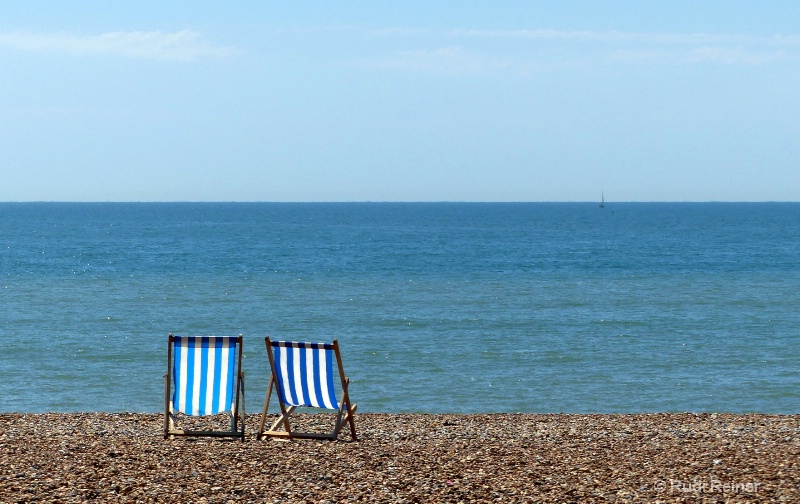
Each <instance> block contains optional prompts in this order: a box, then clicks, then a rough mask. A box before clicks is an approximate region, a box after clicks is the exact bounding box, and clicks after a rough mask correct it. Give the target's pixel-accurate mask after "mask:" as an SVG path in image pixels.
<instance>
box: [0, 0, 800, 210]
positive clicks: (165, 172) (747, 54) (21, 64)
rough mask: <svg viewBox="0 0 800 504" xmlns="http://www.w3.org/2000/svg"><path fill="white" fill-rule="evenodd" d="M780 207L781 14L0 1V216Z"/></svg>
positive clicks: (672, 8)
mask: <svg viewBox="0 0 800 504" xmlns="http://www.w3.org/2000/svg"><path fill="white" fill-rule="evenodd" d="M601 194H603V195H604V197H605V200H606V202H613V201H800V2H797V1H795V0H792V1H788V0H786V1H782V0H774V1H769V0H768V1H763V0H760V1H743V0H726V1H715V0H706V1H703V2H698V1H694V0H693V1H684V0H672V1H661V0H653V1H646V2H645V1H641V0H635V1H629V0H617V1H605V0H596V1H577V0H563V1H557V2H556V1H546V2H545V1H537V0H530V1H516V0H495V1H469V0H460V1H451V0H441V1H434V2H430V1H417V0H407V1H402V2H399V1H383V0H372V1H325V2H323V1H319V2H311V1H302V0H301V1H294V2H274V1H231V2H210V1H202V0H200V1H192V2H188V1H170V2H163V1H149V0H140V1H106V0H102V1H101V0H96V1H78V0H74V1H70V0H60V1H43V0H26V1H24V2H22V1H17V0H0V201H298V202H305V201H599V199H600V197H601Z"/></svg>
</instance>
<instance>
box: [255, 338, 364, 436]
mask: <svg viewBox="0 0 800 504" xmlns="http://www.w3.org/2000/svg"><path fill="white" fill-rule="evenodd" d="M264 343H265V345H266V347H267V356H268V357H269V365H270V373H271V374H270V379H269V385H268V386H267V394H266V398H265V399H264V409H263V410H262V412H261V420H260V421H259V425H258V433H257V434H256V438H257V439H261V438H262V437H264V436H269V437H281V438H289V439H292V438H310V439H328V440H335V439H337V438H338V436H339V431H341V429H342V427H343V426H344V425H345V423H347V424H349V426H350V435H351V438H352V440H353V441H357V440H358V439H357V437H356V425H355V420H354V416H355V413H356V409H357V408H358V405H356V404H351V403H350V394H349V391H348V386H349V384H350V379H349V378H347V377H346V375H345V374H344V366H343V365H342V355H341V353H340V351H339V342H338V340H333V343H330V344H329V343H324V344H317V343H301V342H292V341H272V340H270V337H269V336H267V337H265V338H264ZM298 345H299V346H300V347H301V348H308V347H312V348H317V349H319V350H322V349H323V348H324V349H325V350H328V349H330V350H332V351H333V355H334V357H335V358H336V364H337V368H338V372H339V379H340V382H341V388H342V398H341V401H339V404H338V405H336V407H335V408H333V409H336V410H337V412H336V420H335V422H334V426H333V429H332V430H331V432H329V433H314V432H298V431H295V430H293V429H292V425H291V422H290V417H291V415H292V413H294V411H295V409H296V408H297V405H292V404H287V403H285V402H284V397H282V392H281V389H280V387H281V385H280V384H279V380H280V377H281V374H280V373H279V372H278V367H277V366H278V363H276V362H275V356H274V354H273V347H296V346H298ZM273 388H274V389H275V393H276V394H275V395H276V396H277V398H278V406H279V407H280V410H281V411H280V414H279V416H278V418H277V420H275V421H274V422H273V423H272V426H271V427H270V428H269V429H268V430H266V431H265V430H264V424H265V422H266V417H267V409H268V407H269V402H270V398H271V396H272V390H273ZM334 395H335V394H334ZM311 407H313V406H311ZM322 409H330V408H327V407H324V408H322ZM279 427H282V428H283V430H278V429H279Z"/></svg>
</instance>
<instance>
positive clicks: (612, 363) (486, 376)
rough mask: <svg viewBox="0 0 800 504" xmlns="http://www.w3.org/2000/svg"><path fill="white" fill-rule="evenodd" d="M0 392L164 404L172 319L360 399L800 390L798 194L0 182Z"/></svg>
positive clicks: (531, 409)
mask: <svg viewBox="0 0 800 504" xmlns="http://www.w3.org/2000/svg"><path fill="white" fill-rule="evenodd" d="M0 299H1V301H0V412H28V413H38V412H73V411H102V412H123V411H130V412H152V413H156V412H160V411H163V404H164V379H163V375H164V373H165V372H166V371H167V337H168V334H170V333H173V334H176V335H217V336H222V335H238V334H242V335H244V344H243V347H244V352H243V368H244V371H245V374H246V378H245V389H246V411H247V412H248V413H257V412H259V411H260V410H261V407H262V405H263V400H264V394H265V392H266V389H267V383H268V366H269V361H268V358H267V353H266V349H265V345H264V337H265V336H267V335H269V336H270V337H271V338H273V339H282V340H296V341H332V340H334V339H337V340H338V341H339V345H340V347H341V349H342V358H343V366H344V369H345V373H346V374H347V376H348V377H349V378H350V396H351V398H352V400H353V402H356V403H358V405H359V411H360V412H388V413H401V412H414V413H492V412H511V413H514V412H522V413H646V412H732V413H749V412H760V413H777V414H796V413H800V204H798V203H615V202H606V203H605V206H604V207H600V206H599V205H598V204H597V203H366V202H365V203H0Z"/></svg>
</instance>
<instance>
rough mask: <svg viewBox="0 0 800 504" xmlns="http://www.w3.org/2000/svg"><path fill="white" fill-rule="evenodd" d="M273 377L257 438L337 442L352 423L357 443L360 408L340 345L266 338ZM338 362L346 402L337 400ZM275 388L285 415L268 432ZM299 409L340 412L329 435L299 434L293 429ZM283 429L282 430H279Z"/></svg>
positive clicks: (352, 435) (354, 438) (282, 413)
mask: <svg viewBox="0 0 800 504" xmlns="http://www.w3.org/2000/svg"><path fill="white" fill-rule="evenodd" d="M265 342H266V345H267V355H268V356H269V365H270V368H271V371H272V375H271V377H270V379H269V386H268V387H267V397H266V399H265V400H264V410H263V411H262V412H261V421H260V423H259V425H258V434H257V435H256V438H257V439H261V438H262V437H263V436H274V437H284V438H312V439H331V440H333V439H336V438H337V437H338V435H339V431H340V430H341V429H342V427H343V426H344V424H345V423H349V424H350V435H351V437H352V439H353V441H356V440H357V439H356V424H355V421H354V418H353V416H354V415H355V412H356V408H357V405H355V404H350V396H349V394H348V392H347V386H348V384H349V383H350V380H349V379H348V378H347V377H345V375H344V368H343V367H342V357H341V354H340V353H339V343H338V341H337V340H334V341H333V343H300V342H292V341H271V340H270V339H269V336H267V337H266V338H265ZM334 361H335V362H336V364H337V365H338V375H339V379H340V381H341V390H342V402H338V401H337V399H336V385H335V383H334V382H335V374H336V373H335V371H334V368H333V364H334ZM273 386H274V387H275V391H276V394H277V396H278V405H279V406H280V409H281V413H280V416H279V417H278V419H277V420H276V421H275V422H274V423H273V424H272V427H270V428H269V430H267V431H265V430H264V422H265V420H266V417H267V407H268V406H269V400H270V396H271V395H272V388H273ZM297 407H311V408H322V409H329V410H336V411H337V413H336V420H335V423H334V426H333V430H332V431H331V432H330V433H327V434H322V433H320V434H317V433H312V432H297V431H294V430H292V426H291V422H290V417H291V415H292V413H293V412H294V411H295V409H296V408H297ZM281 426H282V427H283V430H278V429H279V427H281Z"/></svg>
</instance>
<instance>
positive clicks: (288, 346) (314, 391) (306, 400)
mask: <svg viewBox="0 0 800 504" xmlns="http://www.w3.org/2000/svg"><path fill="white" fill-rule="evenodd" d="M271 344H272V351H273V356H274V358H275V368H276V370H275V371H276V375H277V381H278V393H279V394H280V399H281V401H282V402H283V403H284V404H287V405H290V406H311V407H314V408H327V409H338V408H339V402H338V401H337V400H336V390H335V388H334V385H333V378H334V376H333V363H334V361H335V359H336V357H335V356H334V354H333V345H332V344H330V343H299V342H287V341H272V342H271Z"/></svg>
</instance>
